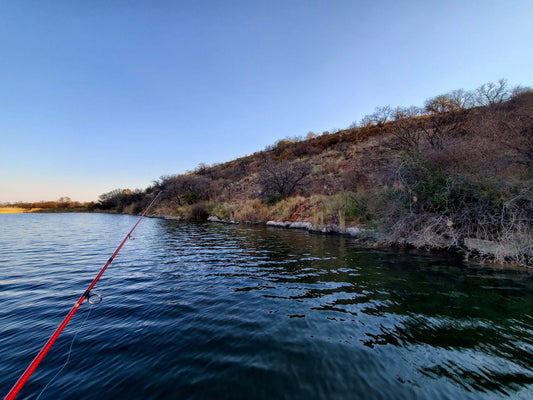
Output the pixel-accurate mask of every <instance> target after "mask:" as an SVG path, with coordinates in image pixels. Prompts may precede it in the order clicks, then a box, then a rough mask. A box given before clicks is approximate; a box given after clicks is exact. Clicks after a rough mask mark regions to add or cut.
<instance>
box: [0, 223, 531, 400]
mask: <svg viewBox="0 0 533 400" xmlns="http://www.w3.org/2000/svg"><path fill="white" fill-rule="evenodd" d="M136 220H137V218H136V217H130V216H120V215H102V214H11V215H0V371H2V374H1V376H0V395H2V396H3V395H5V394H7V392H8V391H9V389H10V388H11V386H12V385H13V384H14V383H15V381H16V380H17V379H18V377H19V376H20V374H22V372H23V371H24V369H25V368H26V366H27V365H28V364H29V363H30V361H31V360H32V359H33V357H34V356H35V355H36V354H37V352H38V351H39V349H40V348H41V347H42V346H43V345H44V343H45V342H46V340H47V339H48V337H49V336H50V335H51V334H52V332H53V331H54V330H55V328H56V327H57V325H58V324H59V323H60V322H61V321H62V319H63V318H64V316H65V315H66V314H67V313H68V311H69V310H70V308H71V307H72V306H73V304H74V303H75V302H76V300H77V299H78V298H79V297H80V296H81V294H82V293H83V292H84V291H85V289H86V288H87V286H88V285H89V283H90V282H91V281H92V279H93V278H94V277H95V276H96V274H97V273H98V271H99V270H100V268H101V267H102V266H103V264H105V262H106V261H107V259H108V258H109V256H110V255H111V254H112V253H113V251H114V250H115V248H116V247H117V246H118V244H119V243H120V242H121V240H122V238H123V237H124V236H125V235H126V233H127V232H128V231H129V230H130V228H131V227H132V226H133V225H134V223H135V222H136ZM95 291H96V292H97V293H99V294H101V295H102V296H103V298H104V299H103V301H102V302H101V303H100V304H99V305H90V304H87V303H84V304H83V305H82V307H80V309H79V311H78V313H77V314H76V315H75V316H74V318H73V319H72V321H71V323H70V324H69V325H68V326H67V328H66V329H65V331H63V333H62V334H61V336H60V337H59V339H58V341H57V342H56V344H55V345H54V346H53V347H52V349H51V351H50V352H49V353H48V355H47V356H46V357H45V359H44V361H43V362H42V363H41V365H40V366H39V367H38V368H37V370H36V372H35V373H34V374H33V376H32V377H31V378H30V380H29V381H28V383H27V384H26V386H25V387H24V389H23V390H22V391H21V393H20V395H19V397H20V398H27V399H36V398H38V397H39V395H40V394H41V396H40V398H41V399H498V398H517V399H526V398H533V275H531V274H527V273H525V272H520V271H509V270H494V269H488V268H480V267H475V266H468V265H465V264H463V263H462V262H461V261H460V260H459V259H457V258H455V257H453V256H450V255H442V254H441V255H437V254H434V253H411V254H407V253H399V252H394V251H384V250H369V249H361V248H359V247H357V245H356V244H354V243H353V242H352V241H351V239H348V238H344V237H337V236H322V235H314V234H308V233H307V232H304V231H294V230H293V231H291V230H283V229H279V228H265V227H251V226H240V225H219V224H186V223H179V222H175V221H166V220H162V219H145V220H143V221H142V223H141V224H140V225H139V227H138V228H137V231H136V240H133V241H128V242H127V243H126V245H125V246H124V248H123V249H122V251H121V252H120V253H119V255H118V256H117V258H116V259H115V261H114V262H113V263H112V264H111V266H110V267H109V269H108V270H107V271H106V273H105V274H104V275H103V277H102V279H101V280H100V281H99V282H98V284H97V285H96V287H95ZM73 338H75V340H74V342H73V341H72V339H73ZM71 344H72V349H71V351H70V352H69V349H70V347H71ZM69 355H70V358H69V362H68V364H67V365H66V367H65V368H64V369H63V370H62V371H61V372H60V374H59V375H58V376H57V378H55V380H53V381H52V382H51V383H50V384H49V385H48V387H47V388H46V390H45V391H44V392H42V390H43V388H44V387H45V386H46V385H47V384H48V383H49V382H50V381H51V379H52V378H53V377H54V375H56V374H57V372H58V371H59V370H60V368H61V366H62V365H63V364H64V363H65V361H66V360H67V357H69Z"/></svg>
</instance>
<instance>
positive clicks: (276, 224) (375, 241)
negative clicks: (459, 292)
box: [151, 214, 533, 273]
mask: <svg viewBox="0 0 533 400" xmlns="http://www.w3.org/2000/svg"><path fill="white" fill-rule="evenodd" d="M151 217H154V218H162V219H166V220H174V221H183V222H190V221H189V220H187V219H184V218H182V217H179V216H171V215H165V214H159V215H151ZM203 222H210V223H217V224H230V225H240V224H243V225H262V226H265V227H273V228H283V229H299V230H305V231H307V232H309V233H312V234H325V235H337V236H345V237H349V238H351V239H353V240H354V241H355V242H356V243H357V244H358V245H360V246H362V247H364V248H375V249H379V248H389V249H405V250H411V249H412V250H418V251H426V252H443V251H444V252H447V253H450V254H457V255H459V256H461V257H462V258H463V261H464V262H466V263H469V264H472V265H477V266H481V267H487V268H491V269H509V270H515V271H521V272H527V273H533V267H532V266H528V265H523V264H518V263H516V262H501V261H497V260H496V259H495V257H494V256H493V255H491V254H490V253H485V254H483V251H487V250H488V248H489V247H490V245H492V246H496V243H493V242H489V241H482V240H479V239H465V240H464V241H463V243H464V246H465V247H464V248H458V247H447V248H442V247H424V248H419V247H416V246H414V245H411V244H408V243H392V242H387V241H385V240H380V238H382V236H383V234H380V233H379V232H378V231H376V230H373V229H367V228H365V227H364V226H354V227H347V228H345V230H344V231H343V230H341V228H340V227H339V226H338V225H336V224H328V225H325V226H315V225H313V224H311V223H310V222H303V221H295V222H291V221H263V222H256V223H254V222H251V221H242V222H239V221H235V220H226V219H220V218H218V217H216V216H210V217H209V218H207V220H206V221H203Z"/></svg>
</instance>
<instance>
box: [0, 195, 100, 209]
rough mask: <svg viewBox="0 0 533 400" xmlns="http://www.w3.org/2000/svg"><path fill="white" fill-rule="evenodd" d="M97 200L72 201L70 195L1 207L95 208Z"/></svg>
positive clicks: (0, 205)
mask: <svg viewBox="0 0 533 400" xmlns="http://www.w3.org/2000/svg"><path fill="white" fill-rule="evenodd" d="M95 204H96V203H95V202H93V201H91V202H84V203H81V202H79V201H72V200H71V199H70V198H69V197H61V198H59V199H58V200H56V201H37V202H21V201H18V202H14V203H2V204H0V207H14V208H22V209H24V210H31V209H41V210H52V209H75V208H86V209H94V207H95Z"/></svg>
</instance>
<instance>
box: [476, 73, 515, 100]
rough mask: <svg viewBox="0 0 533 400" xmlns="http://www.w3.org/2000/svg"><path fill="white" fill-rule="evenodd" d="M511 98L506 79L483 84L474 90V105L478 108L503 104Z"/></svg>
mask: <svg viewBox="0 0 533 400" xmlns="http://www.w3.org/2000/svg"><path fill="white" fill-rule="evenodd" d="M510 96H511V92H510V90H509V85H508V84H507V80H506V79H500V80H499V81H498V82H488V83H484V84H483V85H481V86H480V87H478V88H477V89H476V103H477V105H480V106H485V105H489V104H498V103H503V102H504V101H506V100H508V99H509V98H510Z"/></svg>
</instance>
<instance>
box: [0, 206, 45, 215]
mask: <svg viewBox="0 0 533 400" xmlns="http://www.w3.org/2000/svg"><path fill="white" fill-rule="evenodd" d="M41 210H42V208H29V209H28V208H21V207H0V214H22V213H31V212H37V211H41Z"/></svg>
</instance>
